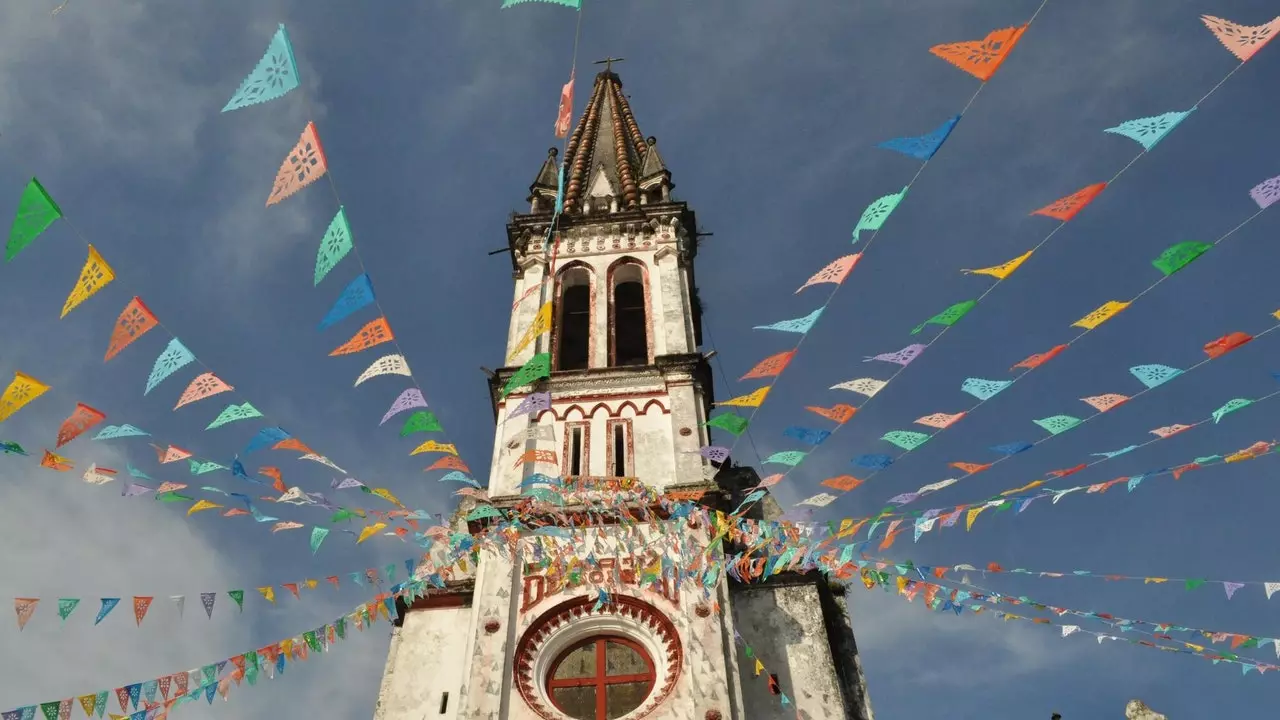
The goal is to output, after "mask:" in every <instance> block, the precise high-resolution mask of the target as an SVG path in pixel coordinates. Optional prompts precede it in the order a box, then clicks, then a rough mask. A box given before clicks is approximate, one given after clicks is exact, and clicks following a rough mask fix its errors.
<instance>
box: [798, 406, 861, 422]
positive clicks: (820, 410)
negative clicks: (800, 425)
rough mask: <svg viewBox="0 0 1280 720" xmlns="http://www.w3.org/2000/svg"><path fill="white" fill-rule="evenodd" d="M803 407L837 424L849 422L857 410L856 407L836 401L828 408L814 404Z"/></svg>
mask: <svg viewBox="0 0 1280 720" xmlns="http://www.w3.org/2000/svg"><path fill="white" fill-rule="evenodd" d="M804 409H805V410H808V411H809V412H811V413H817V414H818V415H821V416H822V417H824V418H826V419H828V420H830V421H831V422H834V423H836V424H837V425H843V424H845V423H847V422H849V420H851V419H852V418H853V416H854V414H855V413H857V412H858V408H856V407H854V406H852V405H846V404H844V403H836V404H835V405H832V406H831V407H829V408H824V407H818V406H816V405H806V406H805V408H804Z"/></svg>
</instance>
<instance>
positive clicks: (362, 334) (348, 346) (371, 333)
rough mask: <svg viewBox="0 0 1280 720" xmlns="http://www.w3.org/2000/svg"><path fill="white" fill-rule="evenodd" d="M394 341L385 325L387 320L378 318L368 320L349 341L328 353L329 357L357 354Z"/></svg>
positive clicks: (389, 327) (389, 329)
mask: <svg viewBox="0 0 1280 720" xmlns="http://www.w3.org/2000/svg"><path fill="white" fill-rule="evenodd" d="M394 339H395V334H394V333H392V332H391V326H390V325H389V324H387V319H386V318H385V317H380V318H378V319H376V320H370V321H369V322H368V323H366V324H365V326H364V327H362V328H360V330H359V331H358V332H357V333H356V334H355V335H353V336H352V337H351V339H350V340H348V341H346V342H345V343H343V344H341V345H339V346H338V347H336V348H334V350H333V351H332V352H330V353H329V357H335V356H338V355H350V354H352V353H358V352H361V351H363V350H368V349H369V348H371V347H374V346H376V345H381V344H382V343H387V342H391V341H392V340H394Z"/></svg>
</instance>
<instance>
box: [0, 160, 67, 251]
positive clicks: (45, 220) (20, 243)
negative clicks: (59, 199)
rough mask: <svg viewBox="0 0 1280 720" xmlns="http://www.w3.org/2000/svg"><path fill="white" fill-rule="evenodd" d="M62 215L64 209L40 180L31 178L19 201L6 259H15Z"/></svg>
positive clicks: (5, 248)
mask: <svg viewBox="0 0 1280 720" xmlns="http://www.w3.org/2000/svg"><path fill="white" fill-rule="evenodd" d="M60 217H62V209H61V208H59V207H58V203H56V202H54V201H53V198H52V197H50V196H49V192H48V191H47V190H45V189H44V186H43V185H41V184H40V181H39V180H37V179H35V178H31V181H30V182H28V183H27V187H26V188H25V189H24V190H23V191H22V198H21V199H20V200H19V201H18V213H17V215H15V216H14V218H13V225H12V226H11V227H10V228H9V241H8V242H6V243H5V246H4V261H5V262H9V261H10V260H13V258H14V257H16V256H17V255H18V253H20V252H22V250H23V248H25V247H27V246H28V245H30V244H31V243H32V241H34V240H35V239H36V238H37V237H39V236H40V233H42V232H44V231H45V230H46V229H48V227H49V226H50V225H52V224H53V221H55V220H57V219H58V218H60Z"/></svg>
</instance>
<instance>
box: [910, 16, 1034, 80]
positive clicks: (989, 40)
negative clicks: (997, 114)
mask: <svg viewBox="0 0 1280 720" xmlns="http://www.w3.org/2000/svg"><path fill="white" fill-rule="evenodd" d="M1026 29H1027V26H1026V25H1021V26H1018V27H1011V28H1004V29H1001V30H992V31H991V32H990V33H988V34H987V36H986V37H985V38H983V39H981V40H967V41H965V42H955V43H947V44H945V45H934V46H933V47H931V48H929V52H931V53H933V54H934V55H936V56H938V57H940V58H942V59H943V60H946V61H947V62H949V63H951V64H952V65H955V66H956V67H958V68H960V69H961V70H963V71H965V72H967V73H969V74H970V75H972V76H974V77H976V78H978V79H979V80H981V81H983V82H986V81H988V80H990V79H991V76H992V75H994V74H995V72H996V70H998V69H999V68H1000V64H1001V63H1003V62H1004V59H1005V58H1006V57H1008V55H1009V53H1010V52H1011V51H1012V50H1013V47H1014V46H1015V45H1017V44H1018V39H1019V38H1021V37H1022V33H1023V32H1025V31H1026Z"/></svg>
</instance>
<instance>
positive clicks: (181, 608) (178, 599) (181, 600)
mask: <svg viewBox="0 0 1280 720" xmlns="http://www.w3.org/2000/svg"><path fill="white" fill-rule="evenodd" d="M169 599H170V600H172V601H173V606H174V607H175V608H177V609H178V617H179V618H181V617H182V613H183V612H185V611H186V609H187V596H186V595H170V596H169Z"/></svg>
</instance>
